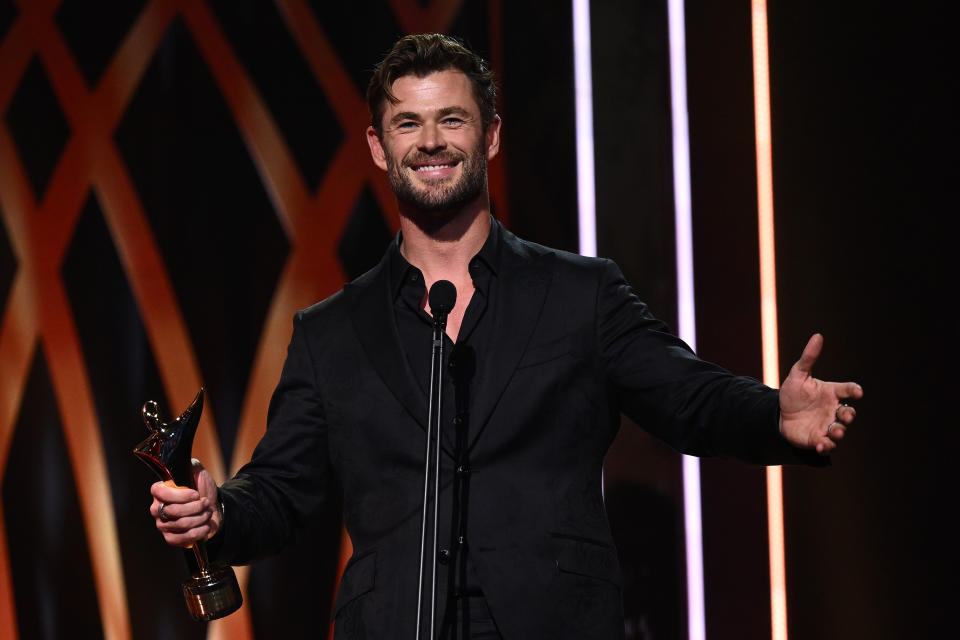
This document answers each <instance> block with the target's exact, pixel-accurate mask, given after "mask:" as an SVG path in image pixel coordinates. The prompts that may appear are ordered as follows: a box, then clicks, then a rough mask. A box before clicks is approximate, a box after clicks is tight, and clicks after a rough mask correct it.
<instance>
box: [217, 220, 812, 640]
mask: <svg viewBox="0 0 960 640" xmlns="http://www.w3.org/2000/svg"><path fill="white" fill-rule="evenodd" d="M495 224H496V223H495ZM494 232H495V233H501V234H502V237H501V242H500V245H501V249H500V251H501V252H502V253H501V260H500V270H499V274H498V293H497V299H496V302H495V304H494V305H493V308H492V309H491V310H488V312H492V313H493V314H494V315H493V318H492V320H493V322H494V326H495V327H496V328H497V329H496V331H497V333H496V337H495V338H494V340H492V343H493V344H494V345H495V348H494V349H493V350H492V352H491V353H487V354H478V355H477V357H478V358H481V357H482V358H485V359H486V367H487V368H486V373H485V375H484V376H483V377H482V378H481V379H478V380H476V382H475V385H474V392H473V398H472V408H471V411H470V421H469V428H468V434H467V443H468V452H469V453H468V455H469V466H470V475H469V500H468V501H467V502H466V507H465V515H466V523H467V532H468V535H467V538H468V540H469V545H470V557H471V561H472V562H473V564H474V566H475V569H476V579H477V580H478V581H479V583H480V586H481V587H482V589H483V592H484V594H485V596H486V598H487V601H488V604H489V606H490V608H491V610H492V612H493V615H494V617H495V618H496V621H497V624H498V626H499V627H500V631H501V632H502V634H503V636H504V637H505V638H507V639H531V638H551V639H556V638H577V639H584V638H617V637H621V636H622V635H623V619H622V612H621V599H620V588H619V566H618V560H617V555H616V551H615V549H614V546H613V542H612V538H611V534H610V530H609V527H608V524H607V519H606V516H605V513H604V507H603V500H602V495H601V465H602V462H603V458H604V455H605V453H606V451H607V448H608V447H609V445H610V443H611V442H612V441H613V439H614V436H615V434H616V431H617V429H618V427H619V423H620V414H621V412H624V413H626V414H628V415H629V416H630V417H631V418H632V419H633V420H634V421H636V422H637V423H638V424H640V425H641V426H642V427H643V428H645V429H647V430H649V431H650V432H652V433H653V434H655V435H656V436H658V437H660V438H662V439H663V440H665V441H666V442H668V443H669V444H671V445H672V446H674V447H675V448H676V449H678V450H680V451H682V452H684V453H688V454H694V455H701V456H712V455H719V456H732V457H737V458H740V459H744V460H747V461H750V462H757V463H777V464H780V463H789V462H807V461H810V457H809V456H807V455H806V452H799V451H797V450H795V449H793V448H792V447H790V446H789V445H788V444H787V443H786V442H785V441H784V440H783V439H782V438H781V437H780V435H779V433H778V430H777V419H778V410H779V408H778V396H777V392H776V391H774V390H772V389H769V388H768V387H766V386H764V385H762V384H760V383H758V382H756V381H754V380H751V379H747V378H741V377H736V376H733V375H731V374H729V373H728V372H726V371H724V370H723V369H721V368H719V367H717V366H715V365H712V364H709V363H707V362H704V361H702V360H699V359H698V358H696V356H694V355H693V353H692V352H691V351H690V349H689V348H688V347H687V346H686V345H685V344H684V343H683V342H681V341H680V340H679V339H678V338H676V337H674V336H673V335H671V334H670V333H669V331H668V330H667V328H666V327H665V325H664V324H663V323H661V322H660V321H658V320H656V319H655V318H654V317H653V316H651V315H650V313H649V312H648V311H647V308H646V306H645V305H644V304H643V303H642V302H640V301H639V300H638V299H637V297H636V296H635V295H634V294H633V292H632V291H631V289H630V288H629V286H628V285H627V283H626V282H625V280H624V278H623V276H622V274H621V273H620V270H619V269H618V268H617V267H616V265H615V264H614V263H612V262H610V261H609V260H602V259H594V258H584V257H582V256H578V255H574V254H570V253H566V252H561V251H557V250H553V249H549V248H546V247H542V246H539V245H536V244H533V243H529V242H525V241H522V240H520V239H518V238H516V237H515V236H514V235H513V234H511V233H509V232H507V231H506V230H504V229H502V227H499V225H497V226H496V228H495V229H494ZM391 250H395V248H391ZM387 263H388V260H387V258H386V257H385V258H384V260H383V261H381V263H380V265H379V266H377V267H376V268H374V269H373V270H371V271H370V272H368V273H367V274H365V275H363V276H361V277H360V278H359V279H358V280H356V281H355V282H353V283H351V284H349V285H347V286H346V287H345V288H344V289H343V290H342V291H341V292H338V293H337V294H335V295H333V296H331V297H330V298H328V299H326V300H324V301H322V302H320V303H318V304H316V305H314V306H312V307H310V308H309V309H306V310H304V311H301V312H299V313H298V314H297V315H296V317H295V319H294V329H293V337H292V339H291V342H290V346H289V350H288V355H287V361H286V364H285V365H284V369H283V374H282V376H281V380H280V383H279V385H278V387H277V389H276V391H275V393H274V396H273V398H272V401H271V405H270V412H269V424H268V428H267V431H266V434H265V435H264V437H263V439H262V441H261V442H260V444H259V445H258V446H257V449H256V451H255V453H254V456H253V459H252V460H251V462H250V463H249V464H247V465H246V466H245V467H244V468H243V469H242V470H241V471H240V472H239V473H238V474H237V476H236V477H235V478H234V479H233V480H230V481H229V482H227V483H226V484H225V485H224V486H223V487H222V489H221V496H222V499H223V501H224V504H225V507H226V517H225V522H224V525H223V527H222V529H221V532H220V533H219V534H218V535H217V536H216V537H215V538H214V539H213V541H211V542H214V541H215V544H213V545H212V548H213V549H215V550H217V551H218V553H219V556H220V557H221V558H222V559H226V560H229V561H230V562H233V563H234V564H237V563H244V562H249V561H251V560H253V559H255V558H256V557H258V556H260V555H263V554H266V553H270V552H273V551H276V550H278V549H279V548H281V547H282V546H283V544H284V543H285V542H286V541H287V540H289V539H290V538H291V536H292V535H293V532H294V531H295V529H296V527H297V526H298V525H300V524H302V523H303V522H305V521H306V520H307V519H308V518H309V517H310V514H311V513H314V512H315V511H316V510H317V509H318V508H320V506H321V505H322V504H323V502H324V500H325V499H326V498H327V496H328V492H329V491H330V487H331V486H333V485H332V484H331V476H332V475H333V474H336V476H337V477H338V479H339V484H340V486H342V489H343V504H344V514H343V515H344V522H345V525H346V527H347V530H348V531H349V534H350V537H351V540H352V542H353V547H354V554H353V557H352V559H351V560H350V563H349V565H348V566H347V569H346V571H345V573H344V576H343V579H342V582H341V584H340V587H339V592H338V596H337V602H336V604H335V616H336V619H337V626H336V628H337V636H338V637H345V638H396V637H405V636H408V635H409V636H412V635H413V633H414V627H415V616H416V592H417V568H418V562H419V544H420V513H421V502H422V496H423V453H424V434H425V429H426V419H427V402H426V400H425V398H424V396H423V393H422V391H421V390H420V388H419V386H418V385H417V383H416V381H415V380H414V378H413V376H412V374H411V372H410V370H409V367H408V364H407V361H406V358H405V356H404V352H403V350H402V348H401V345H400V343H399V337H398V332H397V328H396V324H395V314H394V311H393V306H392V304H393V303H392V298H391V293H390V290H389V289H390V288H389V286H388V280H389V277H388V273H387V266H386V265H387ZM449 444H450V443H449V441H446V442H445V445H444V448H443V453H442V462H441V465H442V470H441V474H442V479H441V484H442V489H441V500H440V510H441V515H440V519H439V522H440V524H441V527H443V526H444V523H449V522H451V515H452V514H451V502H452V499H451V493H452V491H451V479H452V478H453V475H454V469H453V462H452V461H453V458H452V452H451V448H450V446H449ZM445 533H449V532H445ZM441 539H442V540H448V539H449V537H448V536H444V535H443V534H441ZM439 579H440V583H441V584H440V587H439V589H438V590H439V592H440V594H441V601H440V603H439V606H438V611H440V612H442V611H443V610H444V606H445V602H444V596H445V594H446V588H445V581H446V579H447V576H446V572H445V571H444V570H443V567H441V572H440V576H439Z"/></svg>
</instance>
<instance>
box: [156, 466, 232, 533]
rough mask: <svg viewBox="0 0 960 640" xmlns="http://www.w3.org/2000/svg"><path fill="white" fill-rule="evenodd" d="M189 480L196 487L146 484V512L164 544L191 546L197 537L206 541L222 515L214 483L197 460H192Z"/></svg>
mask: <svg viewBox="0 0 960 640" xmlns="http://www.w3.org/2000/svg"><path fill="white" fill-rule="evenodd" d="M193 480H194V484H196V487H197V489H196V490H193V489H188V488H187V487H179V486H176V485H174V484H173V482H170V481H167V482H155V483H154V484H153V485H151V487H150V494H151V495H152V496H153V504H151V505H150V515H151V516H153V519H154V520H155V521H156V524H157V529H158V530H159V531H160V533H162V534H163V539H164V540H166V541H167V544H170V545H174V546H177V547H192V546H193V545H194V543H196V542H197V541H198V540H207V539H208V538H210V537H212V536H213V535H214V534H215V533H216V532H217V531H218V530H219V529H220V523H221V518H222V514H221V513H220V509H219V507H218V497H217V484H216V483H215V482H214V481H213V478H212V477H211V476H210V473H209V472H208V471H207V470H206V469H204V468H203V465H202V464H200V461H199V460H197V459H194V460H193ZM161 507H162V511H161Z"/></svg>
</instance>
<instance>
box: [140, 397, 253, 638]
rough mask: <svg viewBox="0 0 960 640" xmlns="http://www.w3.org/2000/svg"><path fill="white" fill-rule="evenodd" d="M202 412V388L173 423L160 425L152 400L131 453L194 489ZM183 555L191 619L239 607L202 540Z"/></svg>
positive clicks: (229, 572) (227, 577) (233, 582)
mask: <svg viewBox="0 0 960 640" xmlns="http://www.w3.org/2000/svg"><path fill="white" fill-rule="evenodd" d="M201 411H203V389H200V392H199V393H197V397H196V398H194V399H193V402H192V403H190V406H189V407H187V409H186V410H185V411H184V412H183V413H181V414H180V417H179V418H177V419H176V420H174V421H173V422H161V420H160V411H159V407H158V406H157V403H156V402H154V401H153V400H148V401H147V402H145V403H144V405H143V409H142V410H141V414H142V415H143V421H144V422H145V423H146V425H147V428H148V429H149V430H150V435H149V436H148V437H147V439H146V440H144V441H143V442H141V443H140V444H138V445H137V447H136V448H135V449H134V450H133V453H134V454H136V456H137V457H138V458H140V460H142V461H143V462H144V463H145V464H146V465H147V466H148V467H150V468H151V469H152V470H153V472H154V473H156V474H157V476H158V477H159V478H160V480H161V481H172V482H173V483H175V484H177V485H179V486H182V487H189V488H191V489H196V488H197V487H196V484H195V483H194V480H193V469H192V466H191V456H190V453H191V449H192V448H193V436H194V434H195V433H196V432H197V424H198V423H199V422H200V412H201ZM184 554H185V556H186V559H187V566H188V567H189V568H190V571H191V574H192V575H191V576H190V577H189V578H188V579H187V580H186V581H185V582H184V583H183V595H184V597H185V598H186V600H187V609H188V610H189V611H190V615H191V616H192V617H193V619H194V620H203V621H206V620H216V619H217V618H222V617H224V616H226V615H229V614H231V613H233V612H234V611H236V610H237V609H239V608H240V605H241V604H243V595H242V594H241V593H240V585H239V584H237V577H236V575H235V574H234V573H233V569H232V568H231V567H229V566H220V565H214V564H210V562H209V560H207V548H206V544H205V543H204V542H203V541H199V542H197V543H196V544H194V545H193V546H192V547H191V548H189V549H184Z"/></svg>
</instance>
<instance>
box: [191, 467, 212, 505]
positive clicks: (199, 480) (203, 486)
mask: <svg viewBox="0 0 960 640" xmlns="http://www.w3.org/2000/svg"><path fill="white" fill-rule="evenodd" d="M191 463H192V470H193V486H195V487H196V488H197V491H199V492H200V495H202V496H205V497H207V498H210V499H215V498H216V496H217V483H216V482H214V481H213V476H211V475H210V472H209V471H207V470H206V469H204V468H203V465H202V464H200V461H199V460H197V459H196V458H193V459H192V460H191Z"/></svg>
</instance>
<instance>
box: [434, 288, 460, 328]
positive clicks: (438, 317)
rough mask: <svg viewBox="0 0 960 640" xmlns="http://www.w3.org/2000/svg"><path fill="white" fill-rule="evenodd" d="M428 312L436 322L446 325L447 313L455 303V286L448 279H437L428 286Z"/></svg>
mask: <svg viewBox="0 0 960 640" xmlns="http://www.w3.org/2000/svg"><path fill="white" fill-rule="evenodd" d="M428 299H429V300H430V312H431V313H432V314H433V318H434V320H435V321H436V322H439V323H442V324H443V325H446V323H447V314H448V313H450V311H451V310H452V309H453V305H455V304H456V303H457V288H456V287H455V286H453V283H452V282H450V281H449V280H437V281H436V282H434V283H433V286H432V287H430V295H429V297H428Z"/></svg>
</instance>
